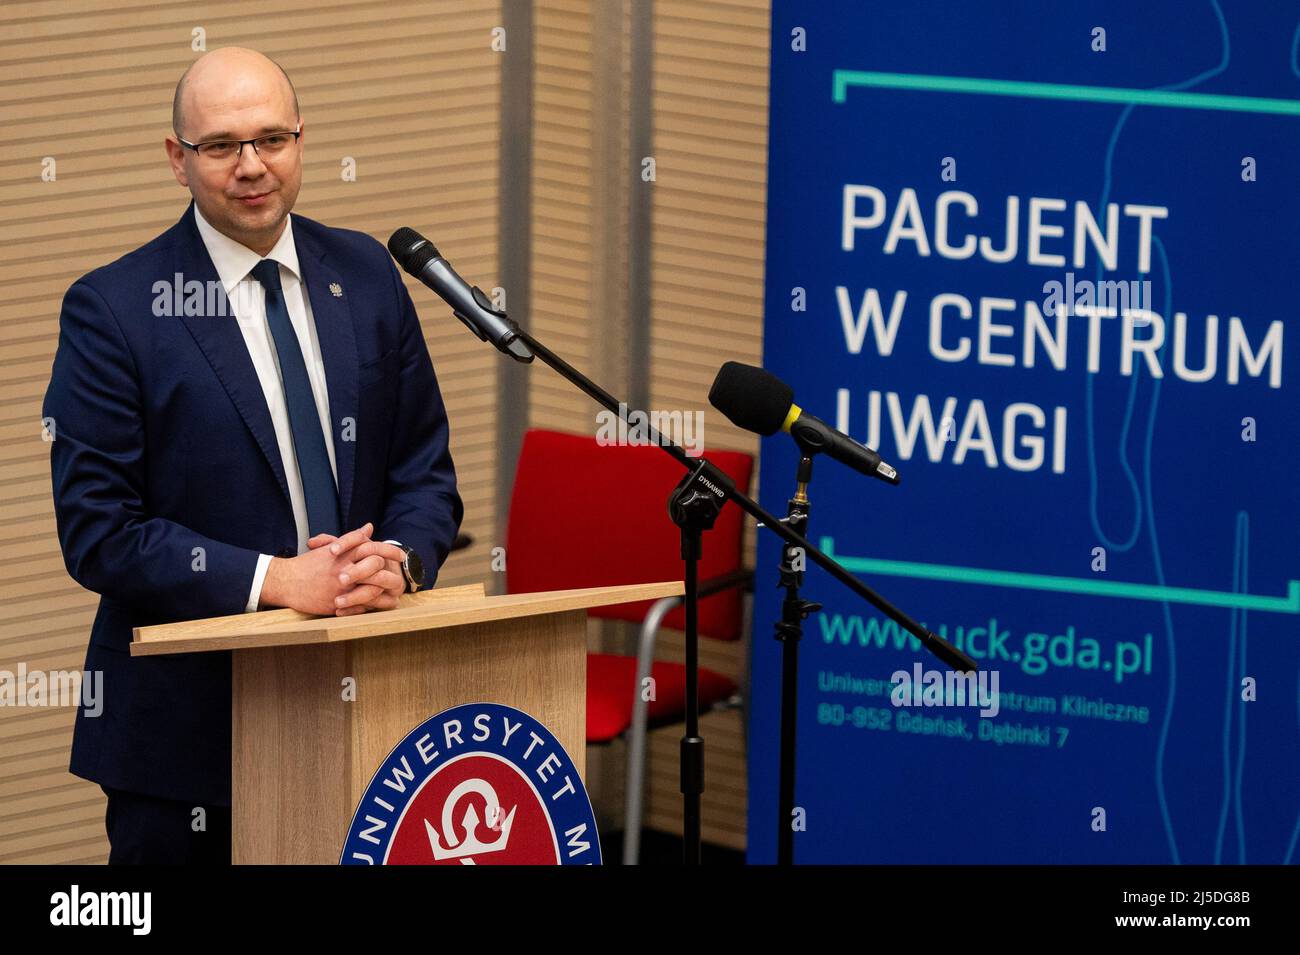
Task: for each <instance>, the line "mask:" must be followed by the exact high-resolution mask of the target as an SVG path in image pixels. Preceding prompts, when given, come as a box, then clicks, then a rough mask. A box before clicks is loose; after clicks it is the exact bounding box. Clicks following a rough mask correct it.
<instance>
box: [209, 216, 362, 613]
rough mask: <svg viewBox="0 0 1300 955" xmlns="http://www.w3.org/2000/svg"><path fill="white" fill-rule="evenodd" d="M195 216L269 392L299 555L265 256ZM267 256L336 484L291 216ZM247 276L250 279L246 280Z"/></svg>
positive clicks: (303, 522)
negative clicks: (257, 271)
mask: <svg viewBox="0 0 1300 955" xmlns="http://www.w3.org/2000/svg"><path fill="white" fill-rule="evenodd" d="M194 220H195V223H196V224H197V225H198V227H199V235H200V236H202V238H203V244H204V245H205V246H207V249H208V255H210V256H211V257H212V264H213V265H215V266H216V268H217V275H218V276H219V277H220V279H221V284H222V286H223V287H224V288H225V290H226V296H227V298H228V299H229V301H230V305H231V308H232V311H234V313H235V319H236V321H237V322H238V324H239V330H240V332H241V333H242V334H243V336H244V344H245V345H247V346H248V355H249V357H250V358H252V360H253V367H254V368H255V369H256V370H257V380H258V381H259V382H260V383H261V385H262V393H263V395H265V396H266V407H267V410H268V411H270V413H271V424H272V425H273V426H274V428H275V440H276V443H277V444H278V445H279V446H280V461H281V463H283V465H284V477H285V481H286V482H287V483H288V485H289V503H290V504H291V505H292V507H293V522H294V524H295V525H296V526H297V529H298V553H299V554H302V553H305V552H306V551H307V540H308V537H309V534H308V525H307V502H306V498H305V496H304V495H303V490H302V475H301V474H300V473H299V471H298V457H297V455H296V454H295V453H294V448H293V428H292V426H291V425H290V424H289V410H288V407H287V406H286V404H285V400H284V384H283V382H282V380H281V378H280V365H279V359H278V358H277V357H276V353H275V340H274V338H273V337H272V335H271V329H270V327H269V326H268V325H267V322H266V290H265V289H263V288H262V286H261V283H259V282H258V281H257V280H256V279H253V278H252V277H251V276H249V274H248V273H249V272H251V271H252V269H253V266H255V265H257V263H258V262H260V261H262V258H263V256H260V255H258V254H257V253H256V252H254V251H253V250H252V249H250V248H248V247H247V246H244V245H241V244H240V243H238V242H236V241H235V240H234V239H232V238H230V237H229V236H227V235H223V234H222V233H220V232H218V231H217V230H216V229H215V228H214V227H213V226H212V225H211V224H210V223H209V222H208V221H207V220H205V219H204V218H203V216H202V215H201V214H200V213H199V207H198V206H197V205H195V206H194ZM265 257H266V258H268V259H272V260H274V261H275V262H276V264H277V265H279V267H280V283H281V285H282V287H283V289H284V303H285V306H286V308H287V309H288V312H289V321H290V322H292V323H293V330H294V332H295V333H297V336H298V345H299V347H301V348H302V354H303V360H304V363H305V364H306V366H307V377H308V378H309V379H310V381H311V391H312V395H313V397H314V398H315V399H316V412H317V414H319V415H320V426H321V431H322V432H323V433H324V435H325V449H326V450H327V451H328V452H329V459H330V470H331V471H333V472H334V485H335V488H337V487H338V464H337V463H336V462H335V460H334V437H333V434H332V429H331V428H330V411H329V391H328V390H327V388H326V386H325V364H324V362H323V361H322V360H321V353H320V342H319V341H318V340H317V338H316V322H315V320H314V319H313V318H312V313H311V301H310V299H309V298H308V297H307V290H306V289H304V288H303V285H302V272H301V270H300V269H299V267H298V252H297V249H296V248H295V247H294V244H293V222H292V217H290V216H286V217H285V226H284V232H283V233H281V235H280V239H279V241H278V242H276V243H275V247H274V248H272V249H271V251H270V252H268V253H267V254H266V256H265ZM245 279H246V280H247V281H244V280H245ZM241 282H242V283H243V284H242V285H241ZM270 563H271V555H269V554H262V555H261V556H260V557H259V558H258V561H257V570H256V572H255V573H254V574H253V584H252V587H251V588H250V590H249V594H248V604H247V607H246V609H247V610H248V611H249V612H250V613H251V612H252V611H254V610H256V609H257V604H258V602H259V600H260V599H261V596H262V583H263V582H264V581H265V580H266V568H267V567H268V566H269V565H270Z"/></svg>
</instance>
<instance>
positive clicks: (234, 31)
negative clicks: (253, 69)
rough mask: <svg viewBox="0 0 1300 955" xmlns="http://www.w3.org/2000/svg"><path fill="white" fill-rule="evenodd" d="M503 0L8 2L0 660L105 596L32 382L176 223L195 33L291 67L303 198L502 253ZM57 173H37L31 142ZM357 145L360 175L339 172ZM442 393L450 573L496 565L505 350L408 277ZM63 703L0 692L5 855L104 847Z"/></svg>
mask: <svg viewBox="0 0 1300 955" xmlns="http://www.w3.org/2000/svg"><path fill="white" fill-rule="evenodd" d="M499 7H500V3H499V0H280V2H268V0H230V2H219V3H216V2H209V3H189V4H176V3H171V2H149V0H94V2H53V0H38V2H32V3H21V4H20V3H5V4H2V5H0V128H2V129H3V130H4V135H3V137H0V210H3V211H2V212H0V252H2V253H3V256H2V257H0V290H2V291H3V295H2V296H0V449H3V453H2V455H0V543H2V544H3V547H2V548H0V580H3V583H0V606H3V609H4V615H3V622H0V669H7V670H10V671H13V670H14V669H16V667H17V664H18V662H19V661H23V662H25V663H26V664H27V666H28V667H29V668H40V669H43V670H52V669H79V668H80V667H81V665H82V663H83V661H84V656H85V645H86V637H87V634H88V631H89V627H90V622H91V620H92V619H93V615H94V606H95V602H96V601H95V597H94V596H93V595H91V594H88V593H86V592H85V591H83V590H81V589H80V588H78V587H77V586H76V584H74V583H73V582H72V581H71V580H70V579H69V578H68V577H67V575H66V573H65V572H64V569H63V563H62V559H61V557H60V555H59V551H58V543H57V540H56V538H55V528H54V517H53V506H52V502H51V499H50V485H49V463H48V445H47V444H45V443H44V442H43V441H42V440H41V436H40V402H41V397H42V396H43V394H44V392H45V387H46V385H47V383H48V381H49V372H50V364H51V361H52V359H53V355H54V349H55V344H56V341H57V330H58V314H59V304H60V301H61V299H62V296H63V293H64V291H66V289H67V287H68V285H69V284H71V282H72V281H73V280H74V279H75V278H76V277H77V276H79V275H81V274H82V273H84V272H86V271H89V270H90V269H92V268H95V267H96V266H99V265H102V264H104V263H106V262H109V261H111V260H112V259H114V258H116V257H117V256H119V255H121V254H123V253H124V252H126V251H128V250H130V249H132V248H135V247H136V246H138V245H140V244H142V243H143V242H145V241H147V240H148V239H150V238H152V237H153V236H154V235H156V234H158V233H159V232H162V231H163V230H164V229H166V228H167V227H169V226H170V225H171V224H172V223H173V222H175V220H176V219H177V218H178V217H179V215H180V213H181V211H182V210H183V209H184V207H185V204H186V203H187V201H188V192H186V191H185V190H183V189H181V187H179V186H178V185H176V183H175V181H174V180H173V179H172V177H171V173H170V171H169V170H168V168H167V166H166V162H165V157H164V154H163V149H162V140H163V137H164V136H165V135H166V131H167V127H168V124H169V122H170V117H169V111H170V105H171V96H172V90H173V87H174V85H175V82H176V79H177V78H178V77H179V75H180V73H181V71H182V70H183V69H184V68H185V66H186V65H188V64H189V63H190V62H191V61H192V59H193V58H194V57H195V56H196V55H197V54H195V53H193V52H191V49H190V37H191V30H192V29H193V28H195V27H202V28H203V29H204V30H205V31H206V42H207V48H208V49H215V48H217V47H221V46H231V45H242V46H252V47H254V48H256V49H260V50H262V51H263V52H265V53H267V54H268V55H270V56H272V57H274V58H275V59H276V60H278V61H279V62H280V63H281V64H282V65H283V66H284V67H285V68H286V69H287V70H288V71H289V73H290V75H291V76H292V77H293V79H294V83H295V85H296V86H297V88H298V94H299V98H300V101H301V106H302V110H303V116H304V122H305V131H306V136H305V138H304V142H305V144H306V155H305V159H304V163H305V168H304V173H303V187H302V192H301V194H300V196H299V201H298V205H297V209H296V211H298V212H301V213H302V214H304V215H307V216H309V217H311V218H314V219H318V220H320V221H322V222H325V223H327V224H329V225H333V226H340V227H346V228H352V229H359V230H362V231H365V232H368V233H370V234H371V235H373V236H375V237H376V238H378V239H380V240H381V241H383V240H385V239H386V238H387V236H388V234H389V233H390V232H391V231H392V230H393V229H394V228H396V227H397V226H399V225H411V226H414V227H415V228H417V229H420V230H421V231H424V232H425V233H426V234H427V235H429V236H430V237H431V238H432V239H433V240H434V241H435V242H437V243H438V244H439V245H440V246H442V247H443V248H445V249H447V250H448V254H449V255H451V254H453V253H454V258H455V262H456V265H457V268H458V269H459V270H460V271H461V272H462V273H463V274H464V275H466V276H482V277H484V279H485V280H486V278H487V277H490V276H494V275H495V274H496V272H497V191H498V189H497V158H498V142H499V138H500V129H499V125H500V124H499V95H500V88H499V64H500V60H499V56H500V54H498V53H494V52H492V50H491V47H490V42H491V30H492V28H493V27H495V26H498V25H499V24H500V22H501V18H500V13H499ZM44 156H53V157H55V159H56V160H57V164H58V165H57V176H58V178H57V180H56V181H55V182H42V181H41V160H42V157H44ZM344 156H352V157H354V158H355V159H356V162H357V181H356V182H344V181H342V179H341V176H340V169H341V166H340V161H341V158H342V157H344ZM408 286H409V287H410V288H411V294H412V296H413V297H414V299H415V301H416V305H417V307H418V308H419V309H420V312H421V318H422V322H423V325H424V330H425V336H426V339H427V341H428V344H429V351H430V354H431V355H432V356H433V360H434V364H435V367H436V368H437V371H438V377H439V383H440V385H441V387H442V393H443V395H444V397H445V399H446V401H447V405H448V410H449V415H450V418H451V428H452V450H453V454H454V456H455V460H456V466H457V471H458V474H459V478H460V486H461V493H462V495H463V496H464V498H465V503H466V519H465V525H464V529H465V530H466V531H467V532H469V533H471V534H473V535H474V536H475V537H476V538H477V539H478V541H479V542H480V545H479V547H476V548H474V549H473V550H472V551H469V552H466V553H464V554H461V555H458V556H455V557H453V558H452V559H451V560H450V561H449V562H448V564H447V566H446V567H445V568H444V570H443V575H442V581H443V582H445V583H461V582H468V581H471V580H481V579H483V578H484V577H485V576H487V566H486V562H485V561H484V560H483V557H482V551H483V547H482V545H483V542H486V541H490V540H492V539H493V537H494V536H495V535H494V530H493V527H492V499H493V496H494V494H495V490H496V489H495V486H494V472H493V462H494V458H493V454H494V446H495V424H496V422H495V414H494V412H493V410H492V409H493V408H494V405H495V371H496V367H497V361H498V357H497V356H496V353H495V352H493V351H492V350H491V349H487V348H484V347H483V345H482V344H481V343H480V342H478V341H477V339H475V338H473V336H471V335H469V334H468V333H466V331H465V330H464V328H463V326H461V325H460V323H459V322H457V321H456V320H455V319H453V318H451V317H450V315H449V314H448V312H447V309H446V307H445V306H442V305H441V303H438V304H435V301H436V300H435V299H434V298H433V296H432V295H431V293H429V292H427V290H425V289H424V287H423V286H421V285H419V284H418V283H412V282H410V281H408ZM71 727H72V711H71V710H67V709H62V710H61V709H35V708H33V709H25V708H13V707H3V708H0V863H12V862H37V861H39V862H73V861H85V862H97V861H103V859H104V857H105V855H106V852H107V843H106V841H105V839H104V832H103V811H104V801H103V797H102V794H101V793H100V791H99V788H98V787H97V786H94V785H92V784H89V783H86V782H84V781H82V780H79V779H77V778H76V777H73V776H71V775H69V774H68V773H67V764H68V747H69V743H70V739H71Z"/></svg>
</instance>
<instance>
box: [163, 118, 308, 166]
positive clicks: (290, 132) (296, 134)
mask: <svg viewBox="0 0 1300 955" xmlns="http://www.w3.org/2000/svg"><path fill="white" fill-rule="evenodd" d="M276 136H292V137H293V141H294V142H295V143H296V142H297V141H298V140H299V139H300V138H302V120H298V128H297V129H286V130H283V131H282V132H278V133H264V134H263V135H261V136H254V137H253V138H252V139H213V140H209V141H208V142H206V143H191V142H187V141H186V140H184V139H181V138H180V136H177V137H176V141H177V142H178V143H180V144H181V145H182V146H184V147H185V148H186V149H192V150H194V154H195V155H196V156H201V155H203V154H202V153H200V152H199V147H200V146H213V145H215V144H217V143H238V144H239V149H238V150H237V151H236V152H235V162H239V160H240V158H241V157H242V156H243V155H244V147H245V146H249V145H251V146H252V147H253V152H255V153H257V158H258V159H261V158H262V153H261V151H260V150H259V149H258V148H257V143H258V140H262V139H272V138H274V137H276Z"/></svg>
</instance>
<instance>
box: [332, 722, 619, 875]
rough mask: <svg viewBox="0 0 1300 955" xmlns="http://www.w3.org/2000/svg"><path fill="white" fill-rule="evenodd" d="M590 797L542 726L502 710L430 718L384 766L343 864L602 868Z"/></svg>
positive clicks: (355, 821)
mask: <svg viewBox="0 0 1300 955" xmlns="http://www.w3.org/2000/svg"><path fill="white" fill-rule="evenodd" d="M600 861H601V860H600V842H599V840H598V839H597V837H596V819H595V816H594V814H593V813H592V810H591V800H590V799H588V798H587V791H586V789H585V788H584V787H583V785H582V780H581V779H579V778H578V770H577V768H576V767H575V766H574V765H573V761H572V760H571V759H569V754H568V753H566V752H565V751H564V747H562V746H561V745H560V744H559V741H558V740H556V738H555V737H554V736H552V735H551V732H550V730H548V729H547V728H546V727H545V726H544V725H542V724H541V723H540V722H538V721H537V720H535V719H533V717H531V716H529V715H528V714H527V713H525V712H523V711H522V710H516V709H514V708H513V707H510V706H502V705H501V704H499V703H466V704H464V705H463V706H456V707H452V708H451V709H449V710H444V711H443V712H441V713H439V714H437V715H436V716H432V717H430V718H429V719H427V720H425V721H424V722H423V723H421V724H420V725H419V726H417V727H416V728H415V729H414V730H412V731H411V732H410V733H408V734H407V736H406V738H405V739H403V740H402V741H401V742H400V743H398V744H397V746H396V748H394V749H393V751H392V752H391V753H389V754H388V757H387V758H386V759H385V760H384V761H383V763H382V764H380V766H379V769H378V770H377V771H376V772H375V775H374V777H373V778H372V779H371V780H370V785H369V786H367V787H366V792H365V795H363V796H362V797H361V802H360V804H358V806H357V810H356V812H355V813H354V814H353V816H352V824H351V825H350V826H349V827H348V835H347V840H346V841H345V842H344V844H343V854H342V857H341V858H340V859H339V862H340V863H341V864H342V865H598V864H599V863H600Z"/></svg>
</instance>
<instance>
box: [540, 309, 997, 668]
mask: <svg viewBox="0 0 1300 955" xmlns="http://www.w3.org/2000/svg"><path fill="white" fill-rule="evenodd" d="M519 339H520V340H521V341H522V342H524V344H525V345H527V346H528V347H529V348H530V349H531V350H532V352H533V354H534V355H536V357H538V358H540V359H541V360H542V361H543V362H544V363H545V364H547V365H549V366H550V367H551V368H553V369H554V370H555V371H556V372H557V373H558V374H559V375H561V376H562V377H563V378H566V379H567V380H568V381H570V382H572V383H573V385H575V386H576V387H577V388H578V389H579V390H580V391H582V392H583V393H584V394H586V395H587V396H588V397H590V398H591V399H593V400H594V401H595V402H596V403H597V404H600V405H602V406H603V407H605V408H607V409H608V410H610V411H612V412H613V413H614V414H616V415H618V416H619V417H621V418H622V419H623V420H624V421H627V418H628V415H629V414H630V412H629V411H628V409H627V405H626V404H622V405H620V403H619V402H618V401H617V400H615V398H614V396H613V395H611V394H610V393H609V392H608V391H606V390H605V389H604V388H602V387H600V385H598V384H596V383H595V382H594V381H592V380H591V379H590V378H588V377H587V376H586V375H584V374H583V373H582V372H580V371H578V369H576V368H574V367H573V366H572V365H570V364H569V363H568V362H567V361H565V360H564V359H563V358H561V357H560V356H559V355H557V354H555V352H553V351H551V350H550V349H549V348H547V347H546V346H545V345H543V344H542V343H541V342H539V341H538V340H537V339H535V338H533V336H532V335H530V334H529V333H528V332H526V331H524V330H522V329H521V330H520V331H519ZM645 418H646V424H647V425H648V426H649V429H650V434H651V438H652V440H653V441H654V443H655V444H657V445H658V446H659V447H661V448H663V449H664V451H666V452H667V453H668V454H670V455H671V456H672V457H673V458H675V459H676V460H677V461H678V462H679V463H680V464H681V465H682V467H684V468H686V469H687V470H688V471H693V470H694V469H695V468H696V467H697V466H698V465H699V462H700V460H701V459H700V458H692V457H691V456H690V455H688V454H687V453H686V451H685V450H683V449H682V448H681V447H680V446H678V445H676V444H674V443H672V442H665V441H664V440H663V437H662V435H660V434H659V432H658V431H657V430H656V429H655V427H654V426H653V425H652V424H649V420H650V419H649V416H648V415H646V416H645ZM629 424H630V422H629ZM709 467H713V465H711V464H710V465H709ZM718 486H719V487H721V488H722V489H723V491H724V493H725V494H726V496H727V498H728V499H730V500H732V501H735V502H736V505H737V506H738V507H739V508H740V509H741V510H742V511H744V512H745V513H747V514H749V515H750V516H751V517H753V518H754V519H755V520H757V521H758V522H759V523H760V524H762V525H763V526H764V527H767V528H769V529H771V530H772V531H773V532H774V533H775V534H776V535H777V536H778V537H780V538H781V539H782V540H784V541H785V542H786V543H788V544H793V545H794V546H796V547H799V548H802V549H803V551H804V553H805V554H807V555H808V557H809V558H811V559H812V561H813V563H815V564H817V566H819V567H821V568H822V569H823V570H825V571H827V572H828V573H829V574H830V575H831V576H832V577H834V578H835V579H836V580H838V581H839V582H840V583H842V584H843V585H844V586H845V587H848V588H849V589H850V590H852V591H853V592H854V593H855V594H857V595H858V596H859V597H861V598H862V599H863V600H865V601H866V602H867V603H869V604H871V605H872V606H873V607H875V608H876V609H877V610H879V611H880V612H881V613H883V614H884V615H885V616H887V617H889V618H890V619H891V620H893V621H894V622H895V623H897V624H898V625H899V626H900V627H902V628H903V629H904V630H906V631H907V632H908V633H910V634H911V635H912V636H914V637H916V639H918V640H919V641H921V645H922V646H923V647H925V648H926V649H927V650H928V651H930V653H932V654H934V655H935V656H936V657H937V658H938V659H939V660H941V661H942V662H943V663H944V664H946V665H947V666H949V667H951V668H952V669H954V670H960V671H965V672H969V673H974V672H976V671H977V670H978V667H977V666H976V664H975V661H974V660H973V659H971V658H970V657H969V656H967V655H966V654H965V653H964V652H962V651H961V650H960V649H958V648H957V647H955V646H953V645H952V644H951V643H949V642H948V641H947V640H944V639H943V638H942V637H940V636H939V635H938V634H936V633H932V632H931V631H929V630H927V629H925V627H923V626H921V625H920V624H919V623H917V622H916V621H915V620H913V619H912V618H911V617H909V616H908V615H907V614H905V613H903V611H901V610H899V609H898V608H897V607H895V606H894V605H893V604H891V603H890V602H889V601H888V600H886V599H885V598H884V597H882V596H881V595H880V594H878V593H876V592H875V591H874V590H872V589H871V588H870V587H868V586H867V585H866V584H864V583H863V582H862V581H860V580H859V579H858V578H857V577H855V576H853V574H851V573H849V572H848V571H847V570H845V569H844V567H843V566H841V565H840V564H839V563H838V562H836V560H835V559H834V558H832V557H830V556H828V555H827V554H824V553H823V552H822V551H821V550H819V549H818V548H817V547H815V546H813V544H812V543H810V542H809V541H808V540H807V538H805V537H804V536H803V535H801V534H799V533H797V532H796V531H793V530H791V529H790V528H789V527H787V526H786V525H785V523H784V522H783V521H781V520H780V519H779V518H777V517H774V516H773V515H771V514H769V513H768V512H767V511H766V510H764V509H763V508H762V507H761V506H759V504H758V502H757V501H754V500H753V499H751V498H749V497H748V496H746V495H744V494H742V493H740V492H739V491H737V490H736V489H735V488H734V487H732V486H731V482H730V481H726V482H721V483H719V484H718Z"/></svg>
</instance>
